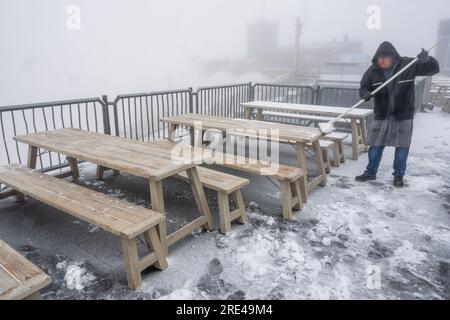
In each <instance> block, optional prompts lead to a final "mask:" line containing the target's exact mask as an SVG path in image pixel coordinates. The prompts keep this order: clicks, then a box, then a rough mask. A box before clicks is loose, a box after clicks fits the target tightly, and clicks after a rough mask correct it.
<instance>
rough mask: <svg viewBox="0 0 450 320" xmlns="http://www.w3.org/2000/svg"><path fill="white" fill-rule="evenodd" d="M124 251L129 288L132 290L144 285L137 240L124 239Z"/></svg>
mask: <svg viewBox="0 0 450 320" xmlns="http://www.w3.org/2000/svg"><path fill="white" fill-rule="evenodd" d="M122 250H123V256H124V260H125V270H126V271H127V282H128V287H129V288H130V289H132V290H136V289H138V288H139V287H140V286H141V285H142V278H141V272H140V264H139V256H138V250H137V245H136V240H135V239H122Z"/></svg>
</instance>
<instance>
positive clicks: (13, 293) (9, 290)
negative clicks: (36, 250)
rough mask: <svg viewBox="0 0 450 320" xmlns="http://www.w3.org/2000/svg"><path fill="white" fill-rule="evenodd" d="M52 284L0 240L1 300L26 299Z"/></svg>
mask: <svg viewBox="0 0 450 320" xmlns="http://www.w3.org/2000/svg"><path fill="white" fill-rule="evenodd" d="M50 283H51V279H50V277H49V276H47V275H46V274H45V273H44V272H43V271H42V270H40V269H39V268H38V267H37V266H35V265H34V264H33V263H31V262H30V261H28V260H27V259H26V258H25V257H23V256H22V255H20V254H19V253H17V252H16V251H15V250H14V249H12V248H11V247H10V246H8V245H7V244H6V243H4V242H3V241H1V240H0V300H19V299H25V298H27V297H29V296H30V295H33V294H34V293H36V292H38V291H39V290H41V289H42V288H44V287H46V286H47V285H49V284H50Z"/></svg>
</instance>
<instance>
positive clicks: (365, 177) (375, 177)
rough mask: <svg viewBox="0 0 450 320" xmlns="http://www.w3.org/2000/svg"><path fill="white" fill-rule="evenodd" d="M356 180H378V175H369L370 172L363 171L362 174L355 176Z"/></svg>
mask: <svg viewBox="0 0 450 320" xmlns="http://www.w3.org/2000/svg"><path fill="white" fill-rule="evenodd" d="M355 180H356V181H358V182H367V181H373V180H377V176H369V175H368V174H366V173H363V174H362V175H360V176H357V177H356V178H355Z"/></svg>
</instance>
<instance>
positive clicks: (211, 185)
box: [178, 167, 250, 193]
mask: <svg viewBox="0 0 450 320" xmlns="http://www.w3.org/2000/svg"><path fill="white" fill-rule="evenodd" d="M197 170H198V174H199V175H200V181H201V182H202V184H203V185H204V186H205V187H207V188H208V189H212V190H216V191H222V192H228V193H231V192H233V191H236V190H239V189H240V188H242V187H245V186H247V185H249V184H250V181H249V180H248V179H245V178H241V177H237V176H233V175H231V174H228V173H223V172H220V171H216V170H211V169H207V168H203V167H198V168H197ZM178 175H179V176H180V177H181V178H183V179H185V180H186V181H187V180H188V176H187V173H186V172H181V173H179V174H178Z"/></svg>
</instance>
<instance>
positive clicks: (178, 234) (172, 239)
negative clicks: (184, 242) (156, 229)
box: [167, 216, 208, 246]
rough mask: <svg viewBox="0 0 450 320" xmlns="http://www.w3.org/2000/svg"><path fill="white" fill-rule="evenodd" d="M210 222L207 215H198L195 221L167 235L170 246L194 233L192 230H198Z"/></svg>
mask: <svg viewBox="0 0 450 320" xmlns="http://www.w3.org/2000/svg"><path fill="white" fill-rule="evenodd" d="M207 223H208V219H207V218H206V217H205V216H201V217H198V218H197V219H195V220H194V221H192V222H190V223H188V224H187V225H185V226H183V227H181V228H180V229H178V230H177V231H175V232H173V233H171V234H170V235H168V236H167V244H168V246H171V245H173V244H175V243H177V242H178V241H180V240H181V239H183V238H185V237H187V236H189V235H190V234H192V232H194V231H196V230H198V229H199V228H201V227H202V226H204V225H206V224H207Z"/></svg>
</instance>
